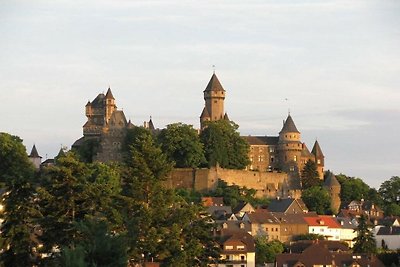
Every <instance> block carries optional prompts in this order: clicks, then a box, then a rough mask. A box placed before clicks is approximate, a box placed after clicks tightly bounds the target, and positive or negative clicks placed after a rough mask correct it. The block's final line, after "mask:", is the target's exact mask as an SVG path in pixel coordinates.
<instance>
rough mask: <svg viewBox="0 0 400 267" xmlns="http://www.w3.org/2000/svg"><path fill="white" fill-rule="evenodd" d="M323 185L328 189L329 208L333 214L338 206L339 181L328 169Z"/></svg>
mask: <svg viewBox="0 0 400 267" xmlns="http://www.w3.org/2000/svg"><path fill="white" fill-rule="evenodd" d="M324 187H325V188H326V189H328V191H329V194H330V196H331V209H332V212H333V213H334V214H337V213H338V212H339V208H340V189H341V186H340V183H339V181H338V180H337V179H336V177H335V175H333V173H331V172H330V171H328V173H327V177H326V179H325V182H324Z"/></svg>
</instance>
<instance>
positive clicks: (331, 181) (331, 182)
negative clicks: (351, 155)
mask: <svg viewBox="0 0 400 267" xmlns="http://www.w3.org/2000/svg"><path fill="white" fill-rule="evenodd" d="M324 186H326V187H332V186H340V183H339V181H338V180H337V179H336V177H335V175H333V173H332V172H329V173H328V175H327V177H326V179H325V181H324Z"/></svg>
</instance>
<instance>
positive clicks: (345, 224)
mask: <svg viewBox="0 0 400 267" xmlns="http://www.w3.org/2000/svg"><path fill="white" fill-rule="evenodd" d="M335 220H336V221H337V223H338V224H340V227H342V228H343V229H356V228H357V224H356V222H357V221H356V220H352V219H351V218H348V217H336V218H335Z"/></svg>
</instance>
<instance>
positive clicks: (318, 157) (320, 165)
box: [311, 140, 325, 180]
mask: <svg viewBox="0 0 400 267" xmlns="http://www.w3.org/2000/svg"><path fill="white" fill-rule="evenodd" d="M311 153H312V154H313V156H314V159H315V163H317V170H318V173H319V178H320V179H321V180H322V179H324V166H325V162H324V159H325V156H324V154H323V153H322V150H321V147H320V146H319V143H318V141H317V140H315V143H314V147H313V149H312V151H311Z"/></svg>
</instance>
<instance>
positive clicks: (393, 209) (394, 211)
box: [379, 176, 400, 216]
mask: <svg viewBox="0 0 400 267" xmlns="http://www.w3.org/2000/svg"><path fill="white" fill-rule="evenodd" d="M379 194H380V195H381V197H382V198H383V203H384V209H385V213H386V214H387V215H394V216H400V177H399V176H393V177H392V178H390V179H389V180H387V181H385V182H383V183H382V185H381V186H380V188H379Z"/></svg>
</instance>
